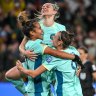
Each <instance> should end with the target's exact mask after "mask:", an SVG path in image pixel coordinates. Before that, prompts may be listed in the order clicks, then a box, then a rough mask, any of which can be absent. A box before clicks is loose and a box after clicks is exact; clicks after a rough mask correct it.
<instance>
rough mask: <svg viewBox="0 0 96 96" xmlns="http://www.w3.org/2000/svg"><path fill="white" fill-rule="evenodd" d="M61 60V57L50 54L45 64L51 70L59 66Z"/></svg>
mask: <svg viewBox="0 0 96 96" xmlns="http://www.w3.org/2000/svg"><path fill="white" fill-rule="evenodd" d="M60 60H61V59H59V58H56V57H53V56H50V55H48V56H46V58H45V62H44V63H43V66H44V67H45V68H46V69H47V70H49V71H50V70H51V69H54V68H56V67H57V66H58V64H59V63H60Z"/></svg>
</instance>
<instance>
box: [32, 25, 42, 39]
mask: <svg viewBox="0 0 96 96" xmlns="http://www.w3.org/2000/svg"><path fill="white" fill-rule="evenodd" d="M34 25H35V27H34V29H33V31H31V35H32V36H33V38H35V39H43V31H42V29H41V27H40V25H39V23H35V24H34Z"/></svg>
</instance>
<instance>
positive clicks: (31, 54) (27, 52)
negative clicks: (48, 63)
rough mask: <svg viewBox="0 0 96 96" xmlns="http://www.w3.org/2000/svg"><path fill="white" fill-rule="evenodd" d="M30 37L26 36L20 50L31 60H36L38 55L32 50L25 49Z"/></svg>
mask: <svg viewBox="0 0 96 96" xmlns="http://www.w3.org/2000/svg"><path fill="white" fill-rule="evenodd" d="M27 41H28V38H27V37H26V36H24V38H23V40H22V42H21V44H20V46H19V51H20V52H21V53H22V54H23V55H24V56H26V57H28V58H29V59H30V60H32V61H34V60H35V59H36V57H37V55H36V54H35V53H34V52H33V51H32V50H25V44H26V43H27Z"/></svg>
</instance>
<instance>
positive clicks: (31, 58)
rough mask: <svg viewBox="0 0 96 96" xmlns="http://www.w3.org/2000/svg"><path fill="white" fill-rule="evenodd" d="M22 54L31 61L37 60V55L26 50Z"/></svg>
mask: <svg viewBox="0 0 96 96" xmlns="http://www.w3.org/2000/svg"><path fill="white" fill-rule="evenodd" d="M24 54H25V56H26V57H27V58H29V59H30V60H32V61H35V59H37V56H38V55H37V54H35V53H34V52H33V51H30V50H26V51H25V53H24Z"/></svg>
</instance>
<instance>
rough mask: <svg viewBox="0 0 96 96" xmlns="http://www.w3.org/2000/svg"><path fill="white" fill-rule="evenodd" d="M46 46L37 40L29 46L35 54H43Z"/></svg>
mask: <svg viewBox="0 0 96 96" xmlns="http://www.w3.org/2000/svg"><path fill="white" fill-rule="evenodd" d="M46 47H47V45H44V44H41V43H40V42H39V41H37V42H35V43H34V44H33V45H32V46H31V50H33V51H34V53H36V54H40V55H42V54H44V50H45V49H46Z"/></svg>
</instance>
